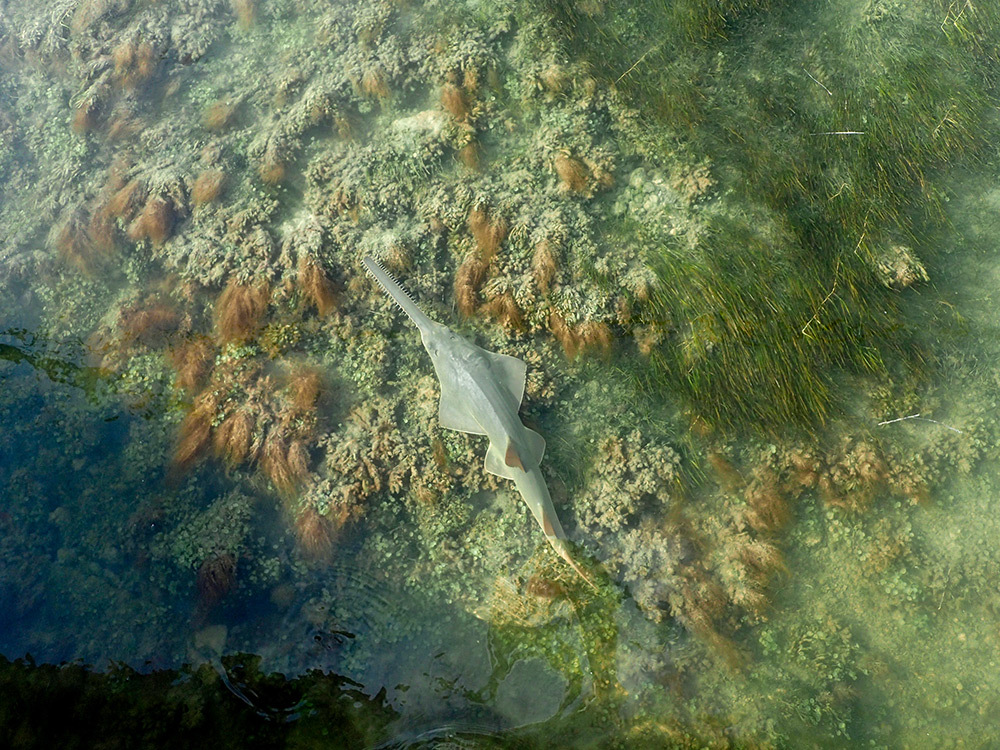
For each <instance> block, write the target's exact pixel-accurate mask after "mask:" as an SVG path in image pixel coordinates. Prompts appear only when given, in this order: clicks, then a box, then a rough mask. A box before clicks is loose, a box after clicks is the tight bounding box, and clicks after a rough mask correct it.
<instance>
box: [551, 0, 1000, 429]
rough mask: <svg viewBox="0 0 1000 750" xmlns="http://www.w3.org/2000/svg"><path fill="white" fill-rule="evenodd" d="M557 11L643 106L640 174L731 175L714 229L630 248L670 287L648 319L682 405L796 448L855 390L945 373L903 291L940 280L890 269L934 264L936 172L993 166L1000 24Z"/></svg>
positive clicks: (798, 10) (936, 6) (712, 208)
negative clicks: (796, 434) (897, 252)
mask: <svg viewBox="0 0 1000 750" xmlns="http://www.w3.org/2000/svg"><path fill="white" fill-rule="evenodd" d="M551 6H552V8H551V12H552V14H553V16H554V18H555V20H556V23H555V25H556V27H557V28H559V29H561V30H563V31H564V32H565V34H566V37H565V43H566V44H567V46H568V47H569V48H571V49H573V50H574V52H575V54H578V55H581V56H583V57H585V58H586V59H587V61H588V63H589V65H590V69H591V71H593V74H594V75H595V76H599V77H601V78H603V79H604V80H607V81H608V82H614V85H615V86H616V87H617V88H618V90H619V91H621V92H622V95H623V96H624V98H625V101H626V102H627V103H628V105H629V106H631V107H634V108H635V111H636V117H635V120H636V122H635V123H634V124H632V125H631V127H630V128H629V129H628V130H627V131H626V133H627V135H628V136H630V137H629V138H628V139H627V140H626V142H627V143H628V144H629V147H631V148H633V149H635V150H636V152H637V155H638V156H641V157H642V158H643V159H645V160H649V161H652V162H654V163H663V164H670V163H671V162H672V161H674V160H675V159H676V158H677V156H676V155H677V154H678V153H681V154H685V155H686V156H687V158H688V159H690V160H691V161H692V162H693V163H703V164H712V165H716V166H715V167H713V168H712V169H711V175H712V182H713V185H712V187H711V191H712V194H713V195H715V196H718V198H717V199H715V200H711V201H710V205H706V206H705V207H704V208H703V209H702V210H699V211H698V212H697V214H696V216H697V218H696V219H695V221H696V222H697V223H698V227H697V229H696V232H694V233H692V232H690V231H678V227H677V226H676V222H674V226H671V225H670V224H669V223H668V224H666V226H665V227H664V226H663V225H660V226H656V225H650V223H649V222H648V221H643V220H639V221H638V222H636V224H635V225H631V226H626V227H625V229H624V232H623V234H622V236H623V238H624V239H626V240H631V241H633V242H639V243H641V244H642V245H643V246H644V247H645V248H646V253H645V254H646V261H647V262H648V263H649V264H650V265H651V267H652V268H654V269H655V270H656V272H657V276H658V278H659V281H660V283H659V285H658V286H657V287H656V289H655V290H654V291H653V293H652V295H651V300H650V304H649V305H647V306H646V307H645V308H644V310H643V312H642V313H641V314H642V315H643V316H644V317H645V318H646V320H647V321H648V322H649V324H650V326H651V327H652V328H654V329H661V334H660V335H659V337H658V339H659V341H660V342H661V344H660V345H658V346H656V347H655V348H654V349H653V350H652V351H651V352H650V354H651V360H652V362H653V364H654V366H655V368H656V370H657V371H658V372H660V373H661V375H660V379H659V382H660V383H661V384H662V385H663V386H666V387H668V388H679V389H680V390H681V391H682V392H684V393H685V394H686V395H687V397H688V398H689V399H691V401H692V403H693V405H694V407H695V409H696V411H697V413H698V415H699V416H701V417H703V418H704V419H707V420H708V421H709V422H710V423H712V424H716V425H719V426H728V427H731V426H736V427H748V426H763V427H765V428H767V429H777V428H784V427H786V426H788V425H791V424H800V425H805V426H815V425H816V424H817V423H822V422H825V421H826V420H828V419H829V418H830V417H831V416H833V415H835V414H837V413H839V412H842V411H843V408H844V407H843V398H842V396H838V395H837V394H836V383H837V382H838V380H840V379H842V377H843V374H846V373H863V374H867V375H869V376H875V377H886V376H888V375H889V374H890V373H895V372H897V371H898V370H899V369H900V368H903V369H910V370H912V369H914V368H916V369H922V368H924V366H925V355H924V354H922V353H921V352H920V351H919V350H918V348H917V347H916V345H915V344H916V342H915V339H914V337H913V336H912V334H911V332H910V331H908V330H907V327H906V325H905V323H904V318H903V316H902V315H901V314H900V312H899V310H898V297H899V296H898V293H897V292H898V290H899V288H901V287H904V286H909V284H910V283H913V281H915V280H916V279H919V278H921V276H920V275H919V273H916V274H914V273H907V270H906V268H905V267H904V268H903V269H901V272H900V273H898V274H894V275H892V276H888V277H887V274H886V272H885V264H886V260H885V259H886V256H888V255H890V254H891V253H892V250H893V248H894V247H900V246H903V247H906V246H908V247H913V248H917V255H918V256H919V255H922V254H924V253H929V254H930V253H933V252H934V248H932V247H929V246H928V245H927V242H926V240H927V237H928V234H929V231H930V229H932V228H933V227H934V226H935V225H936V224H937V223H939V222H941V221H943V220H944V210H943V206H944V204H943V201H945V200H946V196H945V192H944V189H943V188H942V187H941V186H940V185H939V184H937V183H936V181H935V175H936V174H937V173H938V171H939V170H940V169H941V168H942V167H944V166H946V165H948V166H951V167H955V166H956V165H958V164H959V163H964V164H966V165H969V166H972V165H974V164H975V163H976V162H977V161H978V160H980V159H985V158H989V157H991V156H992V154H991V153H990V151H989V144H991V143H992V142H993V140H994V136H995V132H996V124H995V122H994V121H993V118H992V110H993V107H994V101H995V94H996V85H997V81H998V75H1000V65H998V63H1000V61H998V58H997V53H996V49H995V47H993V46H992V45H993V43H994V42H995V40H996V36H997V30H998V28H1000V15H998V12H997V10H996V9H995V8H993V7H992V6H988V5H982V4H976V5H973V4H971V3H965V4H962V3H944V2H932V3H914V4H908V5H904V4H901V3H894V2H889V1H888V0H886V1H883V0H872V1H871V2H867V3H865V2H853V1H844V2H835V3H825V4H821V5H815V4H814V5H811V6H803V5H802V4H801V3H782V2H739V3H723V4H718V3H697V2H693V3H680V4H677V3H674V4H655V3H652V4H646V5H643V6H641V7H633V6H631V5H627V4H621V5H616V4H607V5H603V6H602V8H601V12H600V13H588V7H589V6H579V5H574V4H570V3H552V4H551ZM723 6H724V7H723ZM958 6H961V7H960V8H959V7H958ZM644 28H656V29H661V30H663V35H662V36H660V37H658V38H657V39H656V40H653V39H650V37H649V36H648V35H646V34H643V33H641V32H640V31H639V30H640V29H644ZM775 29H781V30H782V33H781V34H775V33H774V30H775ZM816 29H822V33H809V32H810V30H816ZM990 40H993V41H990ZM628 61H634V64H632V65H631V66H629V65H627V62H628ZM762 71H767V72H766V74H764V73H762ZM674 182H675V183H676V178H675V179H674ZM675 189H677V187H675ZM695 197H696V199H699V200H700V199H701V196H699V195H696V196H695ZM629 218H633V217H632V216H630V217H629ZM664 228H666V229H669V232H664V231H663V229H664ZM610 231H612V232H614V231H615V230H614V229H613V228H610ZM907 252H909V251H907ZM908 257H910V259H911V260H910V265H911V267H912V266H913V265H914V264H915V265H916V266H918V267H919V260H917V259H916V258H913V257H912V255H911V256H908Z"/></svg>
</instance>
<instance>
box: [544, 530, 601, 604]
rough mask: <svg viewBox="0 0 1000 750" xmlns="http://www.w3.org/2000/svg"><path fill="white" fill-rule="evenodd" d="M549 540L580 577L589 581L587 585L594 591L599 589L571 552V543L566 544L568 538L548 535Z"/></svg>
mask: <svg viewBox="0 0 1000 750" xmlns="http://www.w3.org/2000/svg"><path fill="white" fill-rule="evenodd" d="M548 540H549V543H550V544H551V545H552V548H553V549H554V550H555V551H556V553H557V554H558V555H559V557H561V558H562V559H563V560H565V561H566V563H567V564H568V565H569V566H570V567H571V568H572V569H573V570H575V571H576V574H577V575H578V576H580V578H582V579H583V580H584V581H586V582H587V585H589V586H590V587H591V588H592V589H594V591H597V584H596V583H594V582H593V581H592V580H590V576H588V575H587V574H586V573H584V572H583V568H581V567H580V564H579V563H578V562H577V561H576V560H574V559H573V556H572V555H571V554H570V552H569V545H568V544H566V540H565V539H558V538H556V537H553V536H550V537H548Z"/></svg>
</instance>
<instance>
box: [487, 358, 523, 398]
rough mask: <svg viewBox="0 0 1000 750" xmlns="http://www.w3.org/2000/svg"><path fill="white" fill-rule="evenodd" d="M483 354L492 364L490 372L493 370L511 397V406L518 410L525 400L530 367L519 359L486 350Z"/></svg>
mask: <svg viewBox="0 0 1000 750" xmlns="http://www.w3.org/2000/svg"><path fill="white" fill-rule="evenodd" d="M483 352H484V353H485V354H486V359H487V361H488V362H489V363H490V370H492V372H493V375H494V377H495V378H496V380H497V382H498V383H499V384H500V385H501V386H503V389H504V390H505V391H506V392H507V393H508V394H509V395H510V398H511V404H512V406H513V407H514V409H515V410H517V408H518V407H519V406H520V405H521V400H522V399H523V398H524V382H525V380H526V379H527V372H528V366H527V365H526V364H525V363H524V360H521V359H518V358H517V357H510V356H508V355H506V354H497V353H496V352H488V351H486V350H485V349H484V350H483Z"/></svg>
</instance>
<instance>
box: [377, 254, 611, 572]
mask: <svg viewBox="0 0 1000 750" xmlns="http://www.w3.org/2000/svg"><path fill="white" fill-rule="evenodd" d="M364 263H365V268H367V269H368V271H369V273H371V275H372V276H374V277H375V280H376V281H378V283H379V285H380V286H381V287H382V288H383V289H384V290H385V292H386V293H387V294H388V295H389V296H390V297H391V298H392V299H393V301H394V302H395V303H396V304H397V305H399V307H400V309H402V311H403V312H405V313H406V315H407V316H408V317H409V318H410V320H411V321H413V324H414V325H415V326H416V327H417V329H418V330H419V331H420V338H421V340H422V341H423V344H424V348H425V349H426V350H427V353H428V354H430V355H431V362H432V363H433V364H434V372H435V373H436V374H437V377H438V382H439V383H440V384H441V402H440V404H439V406H438V418H439V420H440V421H441V426H442V427H446V428H447V429H449V430H457V431H459V432H468V433H470V434H472V435H486V436H487V437H488V438H489V439H490V447H489V449H488V450H487V451H486V464H485V467H486V471H488V472H490V473H491V474H496V475H497V476H501V477H504V478H506V479H510V480H513V482H514V485H515V486H516V487H517V489H518V492H520V493H521V497H523V498H524V502H525V503H527V504H528V507H529V508H530V509H531V512H532V514H533V515H534V516H535V520H537V521H538V525H539V526H541V527H542V531H543V532H545V538H546V539H548V540H549V543H550V544H551V545H552V547H553V548H554V549H555V550H556V552H558V553H559V556H560V557H562V558H563V559H564V560H565V561H566V562H567V563H569V565H570V566H572V568H573V569H574V570H575V571H576V572H577V573H578V574H579V575H580V576H581V577H582V578H583V579H584V580H585V581H587V582H588V583H591V582H590V580H589V579H588V578H587V576H586V575H585V574H584V573H583V571H582V570H581V568H580V566H579V565H578V564H577V563H576V561H574V560H573V558H572V557H571V556H570V553H569V548H568V546H567V544H566V532H564V531H563V528H562V524H560V523H559V518H558V516H556V511H555V508H554V507H553V506H552V498H551V497H550V496H549V489H548V486H547V485H546V484H545V479H544V478H543V477H542V472H541V469H540V468H539V465H540V464H541V461H542V456H543V455H544V453H545V439H544V438H543V437H542V436H541V435H539V434H538V433H537V432H535V431H534V430H529V429H528V428H527V427H525V426H524V425H523V424H521V419H520V417H518V415H517V412H518V409H519V408H520V407H521V399H522V397H523V396H524V380H525V373H526V372H527V369H528V368H527V365H525V364H524V362H523V361H521V360H520V359H518V358H517V357H508V356H506V355H504V354H496V353H495V352H488V351H486V350H485V349H482V348H480V347H478V346H476V345H475V344H472V343H470V342H468V341H466V340H465V339H463V338H462V337H461V336H458V335H456V334H455V333H453V332H452V331H451V329H450V328H448V327H447V326H444V325H442V324H441V323H438V322H436V321H433V320H431V319H430V318H428V317H427V316H426V315H424V313H423V311H422V310H421V309H420V308H419V307H417V304H416V303H415V302H414V301H413V298H412V297H410V294H409V292H407V291H406V290H405V289H404V288H403V287H402V285H401V284H400V283H399V282H398V281H396V279H395V278H393V277H392V275H391V274H390V273H389V272H388V271H386V270H385V268H383V267H382V265H381V264H380V263H379V262H378V261H377V260H375V259H374V258H372V257H370V256H366V257H365V259H364ZM591 585H593V584H591Z"/></svg>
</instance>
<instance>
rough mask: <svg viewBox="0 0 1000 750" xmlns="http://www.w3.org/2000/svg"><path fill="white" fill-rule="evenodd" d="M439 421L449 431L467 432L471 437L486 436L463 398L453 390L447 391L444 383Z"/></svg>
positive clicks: (439, 407) (439, 406) (439, 408)
mask: <svg viewBox="0 0 1000 750" xmlns="http://www.w3.org/2000/svg"><path fill="white" fill-rule="evenodd" d="M438 420H439V421H440V422H441V426H442V427H444V428H446V429H448V430H455V431H457V432H467V433H469V434H470V435H485V434H486V430H484V429H483V428H482V427H480V426H479V422H477V421H476V418H475V417H473V416H472V415H471V414H470V413H469V410H468V409H467V408H466V407H465V402H464V401H463V400H462V399H461V397H459V396H457V395H456V394H455V393H453V392H452V390H451V389H446V388H445V385H444V383H442V384H441V401H440V403H439V404H438Z"/></svg>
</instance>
